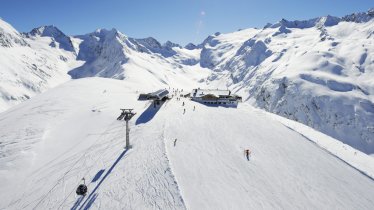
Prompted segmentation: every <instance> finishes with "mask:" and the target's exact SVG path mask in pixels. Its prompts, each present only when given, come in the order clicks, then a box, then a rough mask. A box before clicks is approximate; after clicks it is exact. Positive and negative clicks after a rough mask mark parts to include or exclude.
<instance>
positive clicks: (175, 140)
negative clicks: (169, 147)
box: [174, 139, 177, 147]
mask: <svg viewBox="0 0 374 210" xmlns="http://www.w3.org/2000/svg"><path fill="white" fill-rule="evenodd" d="M175 145H177V139H174V147H175Z"/></svg>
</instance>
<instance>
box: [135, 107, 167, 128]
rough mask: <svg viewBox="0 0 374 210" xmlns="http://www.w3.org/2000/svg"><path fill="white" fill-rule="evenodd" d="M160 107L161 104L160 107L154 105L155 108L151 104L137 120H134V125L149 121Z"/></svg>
mask: <svg viewBox="0 0 374 210" xmlns="http://www.w3.org/2000/svg"><path fill="white" fill-rule="evenodd" d="M162 105H163V103H162V102H161V103H160V105H156V107H154V104H153V103H151V104H150V105H149V107H148V108H147V109H146V110H145V111H144V112H143V113H142V114H141V115H140V116H139V117H138V119H136V122H135V124H136V125H139V124H143V123H147V122H149V121H151V120H152V119H153V117H154V116H155V115H156V113H157V112H158V110H160V108H161V106H162Z"/></svg>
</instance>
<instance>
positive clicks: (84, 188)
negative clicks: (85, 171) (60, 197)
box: [76, 178, 87, 196]
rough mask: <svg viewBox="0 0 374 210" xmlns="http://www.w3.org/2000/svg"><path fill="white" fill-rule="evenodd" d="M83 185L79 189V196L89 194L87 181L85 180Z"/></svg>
mask: <svg viewBox="0 0 374 210" xmlns="http://www.w3.org/2000/svg"><path fill="white" fill-rule="evenodd" d="M82 180H83V184H80V185H79V186H78V188H77V191H76V193H77V195H83V196H84V195H86V194H87V186H86V183H85V179H84V178H83V179H82Z"/></svg>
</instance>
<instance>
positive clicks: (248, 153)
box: [244, 149, 252, 161]
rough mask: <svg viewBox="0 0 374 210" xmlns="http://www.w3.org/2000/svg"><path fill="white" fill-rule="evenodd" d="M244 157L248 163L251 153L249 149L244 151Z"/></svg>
mask: <svg viewBox="0 0 374 210" xmlns="http://www.w3.org/2000/svg"><path fill="white" fill-rule="evenodd" d="M244 153H245V156H246V157H247V160H248V161H249V156H250V155H251V153H252V152H251V151H250V150H249V149H245V150H244Z"/></svg>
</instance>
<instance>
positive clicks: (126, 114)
mask: <svg viewBox="0 0 374 210" xmlns="http://www.w3.org/2000/svg"><path fill="white" fill-rule="evenodd" d="M132 110H133V109H121V111H122V113H121V115H120V116H119V117H118V118H117V120H122V119H123V120H125V121H126V149H130V148H131V147H130V128H129V120H130V119H131V118H132V117H133V116H134V115H135V114H136V113H133V112H132Z"/></svg>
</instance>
